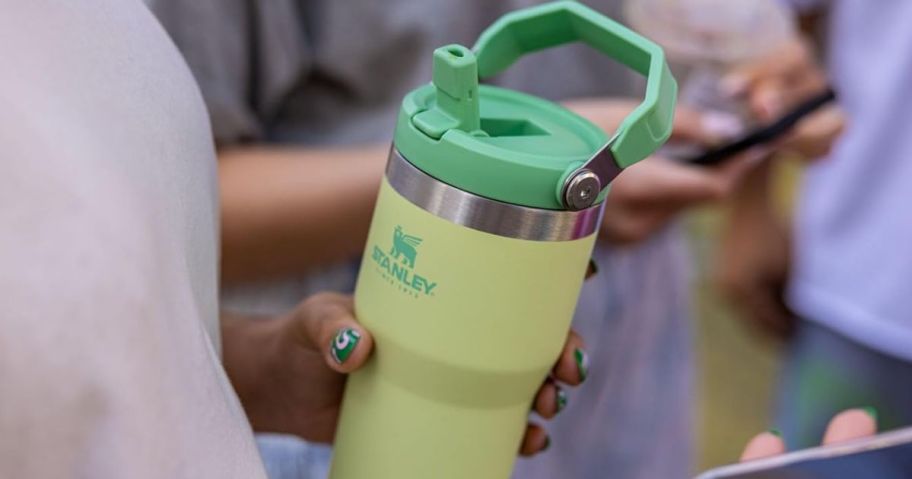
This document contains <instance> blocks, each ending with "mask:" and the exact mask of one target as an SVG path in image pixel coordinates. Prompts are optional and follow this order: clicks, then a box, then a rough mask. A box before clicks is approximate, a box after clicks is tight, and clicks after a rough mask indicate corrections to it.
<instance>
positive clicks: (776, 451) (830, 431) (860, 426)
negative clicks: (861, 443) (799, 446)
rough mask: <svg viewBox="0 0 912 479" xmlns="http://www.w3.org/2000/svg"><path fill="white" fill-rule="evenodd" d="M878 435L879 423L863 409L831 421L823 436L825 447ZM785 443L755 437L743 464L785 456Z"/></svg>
mask: <svg viewBox="0 0 912 479" xmlns="http://www.w3.org/2000/svg"><path fill="white" fill-rule="evenodd" d="M875 434H877V421H876V420H875V419H874V417H872V416H871V415H870V414H869V413H867V412H866V411H864V410H863V409H850V410H848V411H844V412H842V413H840V414H838V415H837V416H836V417H834V418H833V420H832V421H830V424H829V426H828V427H827V430H826V433H825V434H824V436H823V445H825V446H827V445H831V444H839V443H841V442H846V441H851V440H854V439H861V438H863V437H869V436H873V435H875ZM785 451H786V449H785V443H784V442H783V441H782V438H780V437H779V436H778V435H776V434H773V433H771V432H765V433H763V434H760V435H758V436H755V437H754V438H753V439H751V441H750V442H749V443H748V444H747V447H746V448H745V449H744V452H743V453H742V454H741V462H745V461H752V460H756V459H763V458H767V457H772V456H778V455H780V454H784V453H785Z"/></svg>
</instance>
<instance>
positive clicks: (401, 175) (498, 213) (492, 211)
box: [386, 148, 603, 241]
mask: <svg viewBox="0 0 912 479" xmlns="http://www.w3.org/2000/svg"><path fill="white" fill-rule="evenodd" d="M386 179H387V181H389V183H390V186H392V187H393V189H394V190H396V191H397V192H398V193H399V194H400V195H402V196H403V197H405V198H406V199H407V200H409V201H410V202H412V204H414V205H415V206H418V207H419V208H421V209H423V210H425V211H427V212H428V213H431V214H433V215H434V216H437V217H439V218H443V219H445V220H447V221H450V222H452V223H456V224H458V225H462V226H465V227H467V228H472V229H474V230H478V231H484V232H485V233H490V234H494V235H497V236H503V237H507V238H516V239H524V240H530V241H570V240H575V239H579V238H584V237H586V236H589V235H591V234H593V233H595V232H596V230H597V229H598V227H599V224H600V223H601V219H602V209H603V208H602V206H603V205H602V204H599V205H596V206H593V207H590V208H587V209H583V210H580V211H558V210H543V209H538V208H529V207H525V206H517V205H511V204H509V203H503V202H500V201H496V200H492V199H489V198H484V197H481V196H476V195H473V194H472V193H467V192H465V191H462V190H460V189H458V188H455V187H453V186H450V185H448V184H446V183H443V182H441V181H439V180H437V179H436V178H434V177H431V176H429V175H427V174H426V173H424V172H423V171H421V170H419V169H418V168H416V167H415V166H413V165H412V164H411V163H409V162H408V160H406V159H405V158H403V157H402V155H401V154H400V153H399V152H398V151H397V150H396V149H395V148H393V149H392V151H391V152H390V158H389V163H388V164H387V166H386Z"/></svg>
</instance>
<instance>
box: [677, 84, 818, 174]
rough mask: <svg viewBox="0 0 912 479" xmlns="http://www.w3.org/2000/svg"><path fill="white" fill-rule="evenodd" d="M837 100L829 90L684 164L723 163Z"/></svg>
mask: <svg viewBox="0 0 912 479" xmlns="http://www.w3.org/2000/svg"><path fill="white" fill-rule="evenodd" d="M835 100H836V92H835V91H833V89H832V88H828V89H827V90H826V91H824V92H822V93H820V94H818V95H815V96H814V97H812V98H810V99H808V100H807V101H805V102H804V103H802V104H800V105H798V106H797V107H795V108H794V109H793V110H791V111H790V112H788V113H786V114H785V115H784V116H782V117H781V118H780V119H778V120H776V121H774V122H773V123H770V124H768V125H764V126H761V127H759V128H756V129H754V130H752V131H750V132H748V133H747V134H745V135H743V136H741V137H739V138H737V139H735V140H734V141H732V142H730V143H726V144H724V145H721V146H718V147H715V148H712V149H710V150H708V151H704V152H702V153H700V154H697V155H694V156H690V157H686V158H684V160H683V162H685V163H690V164H692V165H701V166H713V165H718V164H719V163H723V162H724V161H725V160H728V159H730V158H732V157H734V156H735V155H737V154H739V153H743V152H745V151H747V150H749V149H751V148H753V147H755V146H757V145H761V144H763V143H769V142H771V141H773V140H775V139H777V138H779V137H781V136H782V135H784V134H786V133H788V132H789V131H791V129H792V128H794V126H795V125H796V124H798V122H799V121H801V119H802V118H804V117H806V116H808V115H810V114H811V113H813V112H815V111H817V110H819V109H820V108H821V107H823V106H824V105H827V104H829V103H831V102H833V101H835Z"/></svg>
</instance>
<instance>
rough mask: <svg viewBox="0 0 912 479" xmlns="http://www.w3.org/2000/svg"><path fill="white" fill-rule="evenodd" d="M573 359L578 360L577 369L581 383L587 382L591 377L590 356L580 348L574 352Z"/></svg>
mask: <svg viewBox="0 0 912 479" xmlns="http://www.w3.org/2000/svg"><path fill="white" fill-rule="evenodd" d="M573 357H574V359H576V369H577V370H578V371H579V378H580V382H583V381H585V380H586V376H588V375H589V356H588V355H587V354H586V352H585V351H583V350H582V349H580V348H576V349H575V350H574V351H573Z"/></svg>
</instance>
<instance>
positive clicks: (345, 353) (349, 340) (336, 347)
mask: <svg viewBox="0 0 912 479" xmlns="http://www.w3.org/2000/svg"><path fill="white" fill-rule="evenodd" d="M360 340H361V334H360V333H358V332H357V331H355V330H354V329H351V328H344V329H341V330H339V332H338V333H336V337H335V338H333V340H332V343H331V344H330V345H329V353H330V354H331V355H332V357H333V359H334V360H336V362H337V363H339V364H342V363H344V362H345V360H346V359H348V357H349V356H351V353H352V351H354V350H355V348H356V347H358V341H360Z"/></svg>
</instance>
